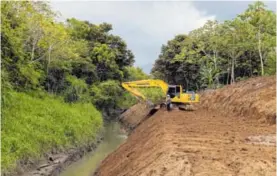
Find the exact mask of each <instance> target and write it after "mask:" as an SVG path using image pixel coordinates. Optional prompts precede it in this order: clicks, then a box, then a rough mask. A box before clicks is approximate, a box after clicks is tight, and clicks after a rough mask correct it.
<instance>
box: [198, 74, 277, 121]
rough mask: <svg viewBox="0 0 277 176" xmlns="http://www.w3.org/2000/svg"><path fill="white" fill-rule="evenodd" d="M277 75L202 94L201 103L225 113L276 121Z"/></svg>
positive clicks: (209, 108)
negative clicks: (276, 77)
mask: <svg viewBox="0 0 277 176" xmlns="http://www.w3.org/2000/svg"><path fill="white" fill-rule="evenodd" d="M275 97H276V79H275V76H270V77H259V78H252V79H249V80H246V81H241V82H239V83H237V84H234V85H229V86H226V87H224V88H222V89H218V90H216V91H213V92H207V93H204V94H202V95H201V105H202V107H203V108H205V109H208V110H210V111H220V112H222V113H223V114H224V115H236V116H242V117H248V118H249V119H253V120H259V121H260V122H267V123H270V124H273V123H276V98H275Z"/></svg>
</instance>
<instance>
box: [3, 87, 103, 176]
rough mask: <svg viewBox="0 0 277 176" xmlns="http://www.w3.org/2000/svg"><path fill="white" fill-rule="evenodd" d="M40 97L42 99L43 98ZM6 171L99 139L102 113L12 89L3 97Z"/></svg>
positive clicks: (88, 105)
mask: <svg viewBox="0 0 277 176" xmlns="http://www.w3.org/2000/svg"><path fill="white" fill-rule="evenodd" d="M39 97H40V98H39ZM2 98H3V99H2V124H1V125H2V131H1V135H2V148H1V152H2V157H1V163H2V166H1V167H2V171H3V172H5V171H8V170H10V169H14V168H15V167H16V163H17V162H18V161H24V160H32V159H38V158H40V157H41V155H42V154H45V153H47V152H50V151H51V150H64V149H66V148H68V147H71V146H79V145H83V144H85V143H87V142H89V141H92V140H94V139H95V136H96V134H97V132H98V131H99V130H100V129H101V127H102V123H103V122H102V117H101V113H100V112H98V111H97V110H96V109H95V107H94V106H93V105H91V104H66V103H64V102H63V101H62V100H61V99H58V98H54V97H50V96H49V95H46V94H45V95H44V94H41V95H37V96H36V97H34V96H30V95H27V94H25V93H18V92H13V91H12V92H8V93H5V95H4V96H2Z"/></svg>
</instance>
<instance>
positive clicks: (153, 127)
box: [95, 77, 276, 176]
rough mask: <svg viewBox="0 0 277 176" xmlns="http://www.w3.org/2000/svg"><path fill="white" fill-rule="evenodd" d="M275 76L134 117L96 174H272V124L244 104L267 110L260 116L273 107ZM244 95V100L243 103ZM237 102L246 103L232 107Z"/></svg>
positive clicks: (128, 175) (260, 110) (149, 175)
mask: <svg viewBox="0 0 277 176" xmlns="http://www.w3.org/2000/svg"><path fill="white" fill-rule="evenodd" d="M273 81H275V80H274V79H273V78H272V77H266V78H258V79H251V80H249V82H247V81H246V82H241V83H238V84H236V85H232V86H228V87H226V88H223V89H220V90H218V91H215V92H213V93H211V94H210V95H209V94H207V93H206V94H204V95H203V96H202V97H201V100H202V101H204V102H203V104H202V105H201V106H199V108H198V109H197V110H196V111H191V112H188V111H180V110H177V109H174V110H173V111H171V112H167V111H165V110H159V111H158V112H157V113H155V114H154V115H153V116H151V117H150V118H147V119H145V120H144V121H143V123H141V124H139V123H138V124H139V125H138V126H137V127H136V128H135V129H134V131H133V132H132V133H131V135H130V136H129V138H128V139H127V141H126V142H125V143H124V144H122V145H121V146H120V147H119V148H118V149H117V150H116V151H114V152H113V153H111V154H110V155H108V157H107V158H106V159H105V160H103V161H102V163H101V165H100V167H99V168H98V170H97V172H96V173H95V175H96V176H111V175H116V176H156V175H160V176H175V175H180V176H192V175H194V176H204V175H205V176H222V175H236V176H244V175H251V176H259V175H267V176H271V175H272V176H274V175H276V167H275V161H276V158H275V156H276V148H275V147H276V146H275V136H276V134H275V128H276V125H275V124H273V125H269V124H266V123H261V122H260V119H261V118H260V117H258V115H251V110H246V109H244V108H246V107H247V105H246V104H248V105H251V106H250V108H253V107H254V108H253V111H254V110H255V108H257V110H255V111H254V113H257V112H259V113H261V112H262V111H266V115H264V116H263V117H262V118H265V117H267V116H268V115H269V114H270V113H272V112H273V111H274V110H275V107H272V102H274V101H275V95H274V96H271V95H272V94H273V93H272V92H275V87H274V88H273V85H275V82H274V83H273ZM259 83H261V84H259ZM251 84H252V86H251ZM233 88H234V90H233ZM245 89H247V90H245ZM235 92H238V93H239V94H240V95H236V94H235ZM269 92H270V93H269ZM221 94H222V95H221ZM229 94H230V95H231V94H233V96H230V95H229ZM265 95H267V96H265ZM255 96H257V97H261V96H263V98H262V100H261V103H267V104H266V107H267V108H265V106H262V107H259V106H258V104H256V102H252V104H251V102H250V101H251V100H253V101H256V100H257V97H255ZM228 97H229V99H227V98H228ZM247 97H249V99H248V98H247ZM205 98H209V101H208V100H205ZM239 98H240V99H241V100H238V99H239ZM242 100H245V101H247V102H246V103H245V104H243V103H242V102H241V101H242ZM226 101H230V102H226ZM223 102H224V103H225V104H224V103H223ZM269 102H270V103H269ZM236 103H242V107H244V108H239V109H235V104H236ZM209 104H210V106H208V105H209ZM220 105H221V106H222V107H224V108H226V109H225V110H226V112H225V114H228V117H227V116H226V115H224V114H223V113H224V110H223V111H220V112H219V113H218V112H217V111H218V110H219V108H220ZM228 106H229V107H228ZM227 108H228V109H227ZM207 109H208V110H207ZM241 109H243V110H241ZM265 109H267V110H265ZM238 110H239V112H237V111H238ZM240 110H241V112H240ZM131 115H132V116H135V114H134V113H130V116H131ZM134 119H136V118H134ZM249 119H250V120H249ZM130 122H131V121H130ZM134 123H137V121H136V120H135V121H134Z"/></svg>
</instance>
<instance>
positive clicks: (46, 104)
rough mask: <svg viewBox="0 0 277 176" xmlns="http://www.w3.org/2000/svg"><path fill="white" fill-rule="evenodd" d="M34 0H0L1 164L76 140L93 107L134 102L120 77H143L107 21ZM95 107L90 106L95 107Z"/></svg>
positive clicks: (94, 114) (91, 129) (95, 118)
mask: <svg viewBox="0 0 277 176" xmlns="http://www.w3.org/2000/svg"><path fill="white" fill-rule="evenodd" d="M56 19H57V14H55V13H53V11H52V10H51V9H50V8H49V5H48V3H47V2H41V1H3V2H2V3H1V22H2V23H1V44H2V45H1V59H2V65H1V76H2V77H1V80H2V84H1V87H2V106H1V107H2V130H1V134H2V149H1V151H2V157H1V159H2V160H1V163H2V171H3V172H6V171H7V169H8V168H13V167H14V166H15V165H16V163H20V161H23V160H28V159H30V158H38V157H39V156H41V155H42V154H44V153H47V152H49V151H50V150H52V149H60V148H66V147H68V146H70V145H75V144H76V143H78V144H83V143H85V142H87V141H88V140H87V139H90V141H91V139H92V138H93V137H94V136H95V135H96V131H97V130H98V129H99V128H100V127H101V126H102V118H101V114H100V113H99V111H102V112H103V113H104V111H107V112H108V115H109V111H110V110H111V109H116V108H128V107H129V106H130V105H132V104H134V103H135V102H136V99H135V98H134V97H132V99H129V101H126V102H124V103H122V102H121V101H122V100H124V98H126V97H128V96H129V97H131V95H130V94H128V93H126V92H125V91H124V90H123V88H122V87H121V86H120V82H122V81H125V80H132V79H141V78H146V77H147V75H146V74H144V73H143V72H142V70H141V69H140V68H135V67H133V66H132V65H133V63H134V56H133V54H132V52H131V51H130V50H129V49H128V48H127V46H126V43H125V42H124V41H123V40H122V39H121V38H120V37H119V36H115V35H112V34H110V31H111V30H112V25H110V24H107V23H102V24H99V25H95V24H92V23H90V22H88V21H80V20H77V19H74V18H72V19H68V20H67V21H66V22H63V23H62V22H58V21H56ZM94 107H96V108H97V109H98V110H99V111H98V110H96V108H94Z"/></svg>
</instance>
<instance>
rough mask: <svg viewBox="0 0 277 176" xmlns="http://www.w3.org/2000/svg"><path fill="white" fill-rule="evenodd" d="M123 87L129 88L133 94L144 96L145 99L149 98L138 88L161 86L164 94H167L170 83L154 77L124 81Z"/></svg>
mask: <svg viewBox="0 0 277 176" xmlns="http://www.w3.org/2000/svg"><path fill="white" fill-rule="evenodd" d="M122 87H123V88H125V89H126V90H128V91H129V92H130V93H132V94H133V95H135V96H137V97H140V98H142V99H143V100H147V98H146V97H145V96H144V95H143V94H142V93H140V92H139V91H138V90H137V89H136V88H142V87H144V88H145V87H146V88H147V87H159V88H161V89H162V91H163V93H164V95H166V93H167V90H168V84H166V83H165V82H164V81H162V80H153V79H148V80H139V81H132V82H124V83H122Z"/></svg>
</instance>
